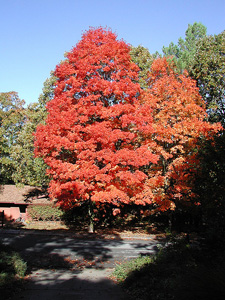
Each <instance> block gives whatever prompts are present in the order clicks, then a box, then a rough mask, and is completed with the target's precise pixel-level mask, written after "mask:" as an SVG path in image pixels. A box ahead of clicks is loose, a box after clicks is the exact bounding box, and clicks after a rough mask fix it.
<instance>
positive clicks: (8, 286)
mask: <svg viewBox="0 0 225 300" xmlns="http://www.w3.org/2000/svg"><path fill="white" fill-rule="evenodd" d="M26 270H27V264H26V262H24V261H23V260H22V258H21V257H20V255H19V254H18V253H17V252H15V251H13V250H12V249H11V248H9V247H7V246H4V245H2V244H0V290H1V291H0V293H1V296H2V297H3V299H7V297H9V296H10V294H11V292H12V290H15V288H16V287H18V286H19V285H20V284H21V283H22V280H23V278H24V276H25V274H26Z"/></svg>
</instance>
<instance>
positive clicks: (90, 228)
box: [88, 201, 94, 233]
mask: <svg viewBox="0 0 225 300" xmlns="http://www.w3.org/2000/svg"><path fill="white" fill-rule="evenodd" d="M88 215H89V225H88V232H89V233H94V210H93V203H92V201H90V202H89V206H88Z"/></svg>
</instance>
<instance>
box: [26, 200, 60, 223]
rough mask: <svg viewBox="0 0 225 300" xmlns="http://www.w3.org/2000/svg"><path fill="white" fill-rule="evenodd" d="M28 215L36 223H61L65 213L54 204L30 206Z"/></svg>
mask: <svg viewBox="0 0 225 300" xmlns="http://www.w3.org/2000/svg"><path fill="white" fill-rule="evenodd" d="M28 215H29V217H30V218H31V219H32V220H34V221H60V220H61V218H62V215H63V212H62V210H61V209H60V208H59V207H58V206H55V205H54V204H47V205H30V206H29V207H28Z"/></svg>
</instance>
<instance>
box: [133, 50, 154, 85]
mask: <svg viewBox="0 0 225 300" xmlns="http://www.w3.org/2000/svg"><path fill="white" fill-rule="evenodd" d="M130 56H131V58H132V61H133V62H134V63H135V64H136V65H138V67H139V68H140V70H139V72H138V74H139V75H138V76H139V84H140V86H141V87H142V88H147V86H148V85H147V82H146V80H147V78H148V72H149V70H150V68H151V64H152V62H153V56H152V55H151V54H150V52H149V50H148V49H147V48H145V47H143V46H141V45H139V46H138V47H132V48H131V51H130Z"/></svg>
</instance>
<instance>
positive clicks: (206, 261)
mask: <svg viewBox="0 0 225 300" xmlns="http://www.w3.org/2000/svg"><path fill="white" fill-rule="evenodd" d="M112 276H113V277H114V279H115V280H116V281H117V282H118V283H119V284H121V286H122V287H123V289H124V290H125V291H126V292H127V294H128V295H129V299H135V300H147V299H148V300H156V299H157V300H170V299H171V300H172V299H173V300H189V299H191V300H203V299H204V300H208V299H210V300H212V299H213V300H214V299H215V300H222V299H223V300H224V299H225V256H224V253H222V254H221V255H219V256H216V257H215V256H211V255H210V254H209V253H207V252H204V251H203V250H200V249H197V248H192V247H190V245H189V244H186V243H185V241H183V240H179V241H174V242H173V243H171V244H170V245H169V246H167V247H166V248H163V249H161V250H160V251H159V253H158V254H157V255H155V256H152V257H146V256H145V257H140V258H138V259H136V260H133V261H129V262H126V263H124V264H121V265H118V266H117V267H116V268H115V271H114V272H113V274H112Z"/></svg>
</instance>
